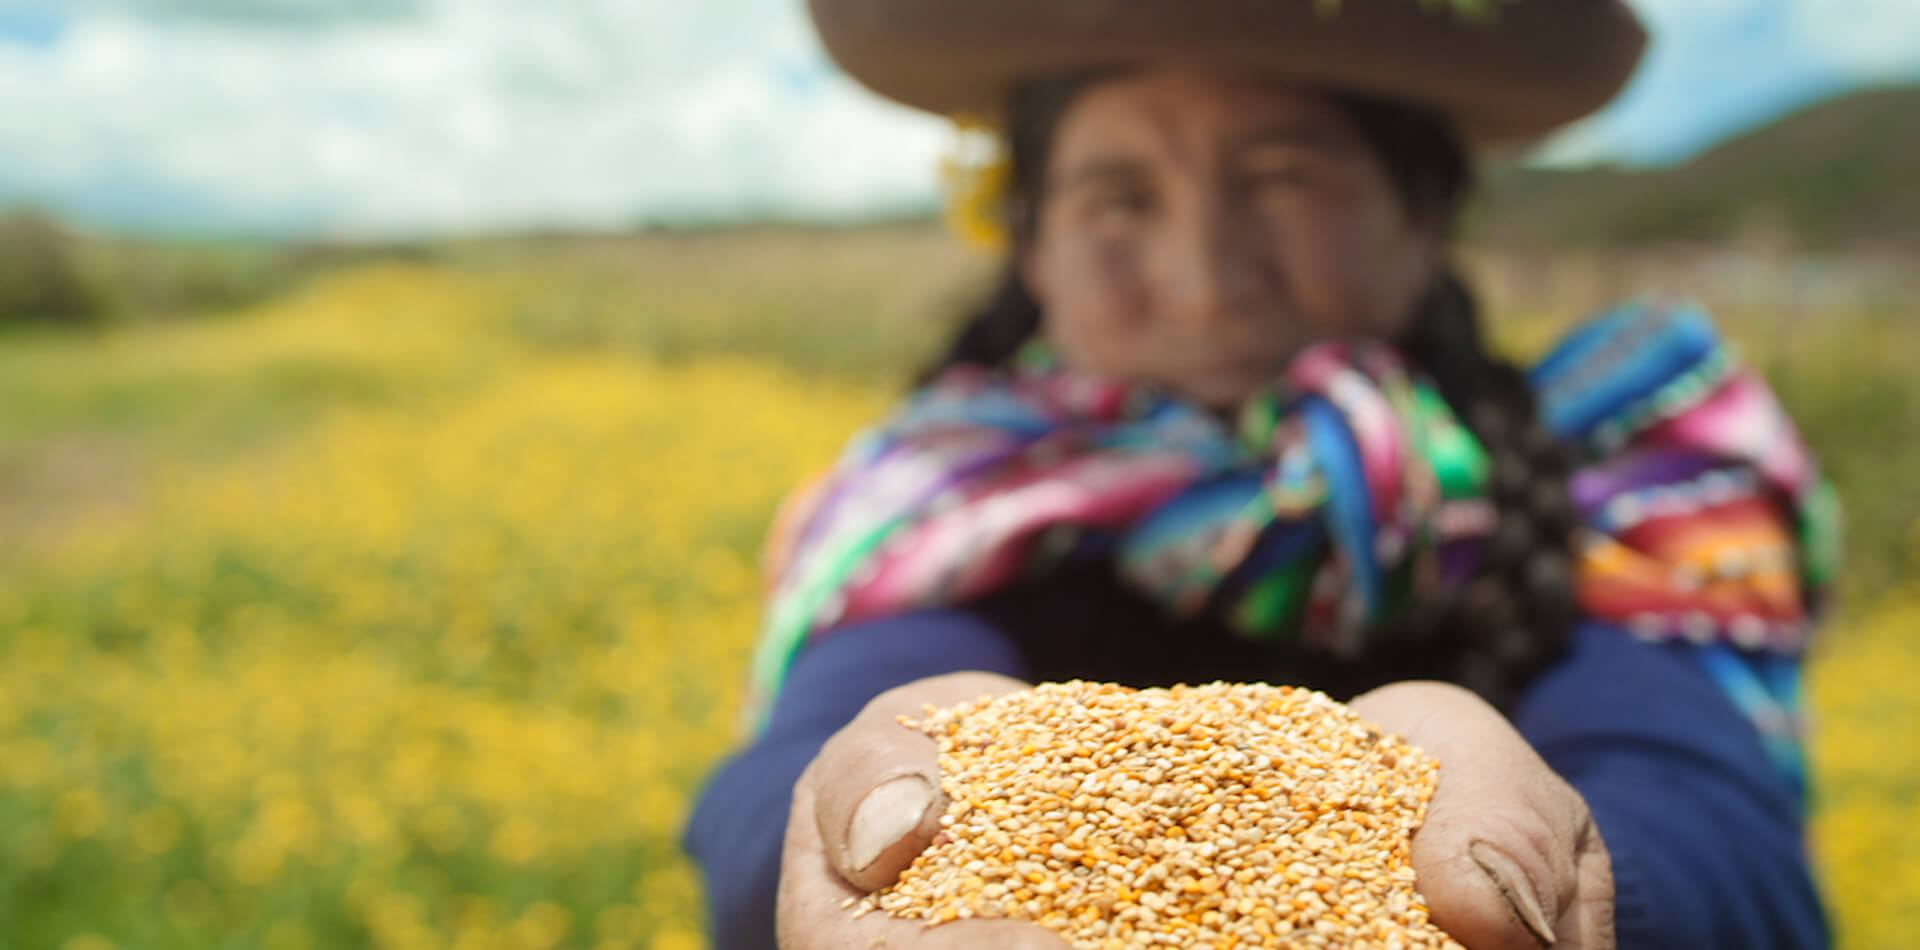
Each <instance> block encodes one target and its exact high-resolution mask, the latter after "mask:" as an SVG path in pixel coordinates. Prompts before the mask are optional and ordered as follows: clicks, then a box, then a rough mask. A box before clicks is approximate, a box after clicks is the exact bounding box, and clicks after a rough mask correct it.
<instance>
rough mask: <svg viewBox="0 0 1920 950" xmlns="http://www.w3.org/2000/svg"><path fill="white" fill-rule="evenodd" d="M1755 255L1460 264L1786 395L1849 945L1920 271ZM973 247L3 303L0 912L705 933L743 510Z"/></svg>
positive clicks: (1914, 611) (451, 930)
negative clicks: (700, 788)
mask: <svg viewBox="0 0 1920 950" xmlns="http://www.w3.org/2000/svg"><path fill="white" fill-rule="evenodd" d="M1749 265H1750V266H1749V269H1748V270H1740V269H1739V268H1738V267H1733V266H1732V265H1727V264H1725V262H1721V263H1719V264H1716V263H1714V262H1713V261H1707V262H1705V263H1697V264H1693V265H1689V266H1688V267H1684V268H1680V269H1678V270H1676V269H1674V267H1673V266H1671V258H1665V257H1653V256H1649V257H1645V258H1638V257H1623V258H1621V259H1619V260H1612V259H1610V260H1608V261H1595V260H1579V259H1573V258H1553V257H1550V258H1546V259H1543V260H1532V261H1530V260H1523V259H1519V258H1513V257H1501V258H1476V259H1474V261H1473V268H1474V270H1475V271H1476V272H1477V273H1478V274H1479V275H1480V277H1481V280H1482V283H1483V285H1484V286H1486V287H1487V288H1488V298H1489V300H1490V302H1491V306H1492V308H1493V310H1494V312H1495V313H1496V314H1498V315H1499V333H1500V335H1501V336H1502V337H1503V338H1504V339H1507V340H1509V341H1510V342H1511V344H1512V345H1513V346H1515V347H1517V348H1521V349H1527V348H1532V347H1537V346H1539V345H1540V344H1541V343H1542V342H1543V341H1544V340H1545V339H1546V338H1547V337H1548V336H1550V335H1551V333H1552V331H1553V328H1554V327H1556V326H1561V325H1564V324H1565V323H1566V322H1567V321H1569V320H1571V319H1574V318H1575V317H1576V316H1577V315H1578V314H1579V313H1580V312H1582V311H1585V310H1587V309H1590V308H1593V307H1596V306H1598V305H1600V304H1603V303H1605V302H1606V301H1607V300H1609V299H1611V298H1613V297H1615V296H1617V295H1619V294H1622V293H1626V292H1630V291H1631V290H1633V289H1634V288H1637V287H1642V286H1669V285H1671V286H1679V287H1685V288H1688V289H1690V290H1693V291H1695V292H1696V293H1699V294H1700V295H1701V296H1702V297H1704V298H1705V299H1706V301H1707V302H1708V303H1709V305H1711V306H1712V307H1713V308H1714V309H1715V310H1717V311H1718V312H1719V313H1720V314H1721V315H1722V319H1723V321H1724V323H1725V324H1726V325H1727V327H1728V328H1729V330H1730V332H1731V333H1732V334H1733V335H1734V336H1735V337H1737V338H1738V339H1739V340H1740V341H1741V342H1742V343H1743V344H1744V346H1745V348H1746V350H1747V352H1748V353H1749V355H1750V357H1751V358H1752V359H1753V360H1754V361H1755V362H1756V363H1757V364H1759V365H1760V366H1762V367H1763V368H1764V369H1765V371H1766V372H1767V373H1768V374H1769V376H1770V377H1771V378H1772V379H1773V380H1774V382H1775V383H1776V385H1777V386H1778V388H1779V390H1780V392H1781V394H1782V398H1783V399H1784V400H1785V402H1786V403H1787V405H1788V407H1789V408H1790V409H1791V410H1792V411H1793V412H1794V414H1795V415H1796V417H1797V418H1799V419H1800V420H1801V421H1802V424H1803V425H1804V427H1805V428H1806V430H1807V433H1808V435H1809V437H1810V439H1811V440H1812V441H1813V442H1814V444H1815V446H1816V448H1817V450H1818V451H1819V453H1820V455H1821V456H1822V458H1823V460H1824V462H1825V464H1826V465H1827V468H1828V471H1829V472H1830V474H1831V475H1832V476H1833V477H1834V479H1835V480H1836V482H1837V483H1838V484H1839V486H1840V489H1841V492H1842V494H1843V496H1844V498H1845V500H1846V502H1847V504H1848V506H1849V510H1850V513H1851V522H1850V525H1849V528H1850V533H1849V547H1850V554H1851V559H1852V560H1851V564H1850V568H1849V571H1848V575H1847V583H1846V585H1845V589H1844V591H1843V592H1842V593H1843V596H1842V597H1841V598H1840V599H1839V601H1838V603H1837V610H1836V614H1835V616H1834V619H1833V622H1832V623H1831V624H1830V626H1829V630H1828V633H1827V635H1826V638H1825V640H1824V641H1823V644H1822V647H1821V652H1820V656H1819V658H1818V660H1817V662H1816V664H1815V666H1814V680H1813V697H1812V698H1813V704H1814V713H1815V716H1816V720H1815V728H1816V730H1817V733H1816V743H1815V745H1814V757H1815V762H1816V767H1817V769H1818V775H1819V778H1818V781H1819V789H1818V809H1819V810H1818V814H1817V818H1816V822H1815V842H1814V843H1815V848H1816V853H1817V855H1818V857H1819V860H1820V862H1821V866H1822V868H1823V873H1824V880H1825V885H1826V888H1827V890H1828V892H1829V894H1830V896H1831V899H1832V903H1833V905H1834V907H1835V910H1836V915H1837V919H1838V923H1839V926H1840V928H1841V936H1842V941H1843V946H1845V947H1848V948H1853V950H1894V948H1904V947H1907V946H1909V945H1911V942H1912V938H1911V935H1912V934H1913V933H1915V932H1920V862H1916V861H1914V860H1913V858H1912V855H1914V854H1915V853H1920V826H1916V824H1915V822H1914V819H1913V816H1914V814H1915V809H1916V805H1920V743H1916V742H1915V741H1914V739H1913V736H1914V735H1915V730H1916V727H1920V699H1917V698H1916V694H1915V693H1914V691H1913V683H1915V682H1916V681H1920V572H1917V569H1916V560H1917V559H1920V493H1916V492H1915V491H1914V488H1915V487H1916V486H1920V444H1916V439H1915V436H1916V435H1920V377H1916V374H1915V373H1914V371H1913V367H1914V365H1915V362H1916V359H1920V320H1916V319H1914V315H1913V314H1912V313H1911V310H1912V307H1911V305H1910V304H1908V303H1907V301H1910V300H1912V299H1914V298H1913V297H1912V296H1911V292H1912V291H1913V289H1914V288H1912V287H1911V286H1906V285H1902V284H1899V283H1898V281H1897V279H1896V278H1888V277H1886V275H1885V274H1884V273H1882V272H1880V271H1876V270H1870V269H1866V270H1863V269H1861V268H1857V267H1854V266H1853V265H1852V264H1850V263H1849V262H1846V261H1835V262H1827V263H1824V264H1811V265H1809V264H1796V265H1794V267H1798V268H1801V269H1800V270H1795V269H1793V268H1785V269H1782V268H1776V267H1772V266H1769V265H1767V264H1766V263H1765V262H1761V263H1760V264H1757V265H1754V264H1752V263H1751V262H1749ZM1807 267H1812V268H1813V270H1811V271H1808V270H1805V268H1807ZM987 272H988V267H987V265H986V264H985V262H983V261H980V260H977V259H974V258H971V257H969V256H967V254H966V253H965V252H963V251H960V250H958V249H956V248H954V247H953V246H952V245H951V244H949V243H948V242H947V241H946V239H945V238H943V237H941V236H940V235H938V234H935V233H933V232H931V231H926V230H920V229H914V228H901V229H894V230H887V231H848V232H831V231H814V232H809V231H776V230H768V231H754V232H737V233H715V234H701V235H687V236H678V237H674V236H659V237H646V238H632V239H618V240H615V239H608V240H572V241H545V242H500V243H474V244H466V245H456V246H449V247H445V248H437V249H435V250H434V252H433V253H432V254H431V255H425V256H422V257H420V258H419V259H414V260H408V261H398V260H396V261H381V260H378V259H375V260H368V261H358V262H353V263H351V264H338V263H336V264H330V265H329V266H327V267H324V268H316V269H314V270H312V271H311V272H308V273H306V274H305V275H304V276H303V277H302V279H300V280H293V281H288V282H287V284H286V287H285V289H283V290H278V291H276V292H274V293H272V294H270V295H268V296H265V297H264V298H261V299H260V301H259V302H257V303H250V304H247V305H245V306H240V307H237V308H230V309H225V310H221V311H220V312H209V313H201V314H187V315H185V316H176V317H175V318H173V319H169V320H148V319H139V318H138V317H139V315H138V314H135V315H134V318H130V319H123V320H121V321H120V322H119V323H118V325H116V326H113V327H109V328H106V329H97V330H87V331H81V330H73V329H56V328H51V327H27V328H19V329H13V330H8V331H5V332H4V333H0V948H5V950H16V948H17V950H39V948H56V950H107V948H142V950H147V948H151V950H173V948H179V950H187V948H193V950H199V948H241V947H247V948H253V947H259V948H266V950H302V948H323V947H326V948H331V947H366V946H373V947H381V948H394V950H399V948H420V950H425V948H450V950H451V948H458V950H478V948H526V950H543V948H556V947H582V948H604V950H613V948H650V950H698V948H699V947H701V946H702V945H703V943H702V938H701V936H700V911H699V893H698V887H697V881H696V878H695V877H694V875H693V874H692V872H691V871H690V870H689V868H688V867H687V866H686V865H685V863H684V862H683V861H682V860H681V859H680V857H679V856H678V855H677V852H676V850H675V846H674V837H675V834H676V831H677V828H678V826H679V824H680V822H681V821H682V820H683V818H684V813H685V808H686V806H687V802H688V797H689V795H690V793H691V791H692V789H693V788H694V786H695V784H696V783H697V781H698V780H699V778H700V777H701V776H702V775H703V774H704V772H705V770H706V769H708V768H709V767H710V766H711V765H712V764H713V763H714V762H715V761H716V759H717V757H718V756H720V755H721V754H723V752H724V750H725V749H726V747H727V745H728V744H729V743H730V742H731V741H733V737H734V736H735V734H736V733H735V725H734V716H735V706H736V703H737V701H738V697H739V687H740V686H741V684H742V680H743V674H744V668H745V657H746V654H747V651H748V649H749V647H750V645H751V641H752V638H753V636H754V629H755V623H756V619H757V610H758V597H759V592H760V586H759V585H760V579H759V576H758V567H757V563H756V558H757V552H758V544H759V539H760V534H761V531H762V530H763V527H764V525H765V523H766V521H767V519H768V517H769V515H770V513H771V511H772V508H773V506H774V505H775V504H776V503H777V501H778V500H779V498H780V496H781V494H782V492H783V491H785V490H786V489H787V488H788V487H789V486H790V485H792V484H793V483H794V482H796V481H797V480H799V479H800V478H801V477H803V475H805V474H806V473H807V472H809V471H810V470H812V469H813V468H815V467H817V466H819V465H820V464H823V463H824V462H826V461H827V460H828V459H830V458H831V457H832V456H833V455H834V453H835V452H836V451H837V449H838V447H839V445H840V443H841V441H842V440H843V439H844V438H845V437H846V436H847V435H848V434H849V433H851V432H852V431H853V430H854V429H855V428H857V427H858V426H860V425H861V424H863V423H864V422H865V421H867V420H868V419H870V418H871V417H872V416H873V414H874V413H876V412H878V411H879V410H880V408H881V407H882V406H883V405H884V404H885V402H886V400H887V399H888V398H889V397H890V395H891V394H893V393H894V392H896V391H897V390H898V387H899V385H900V383H901V382H902V380H903V379H904V377H905V376H906V375H907V371H908V369H909V368H910V366H911V364H912V362H913V360H914V359H915V358H916V357H917V356H918V355H919V354H922V353H924V352H925V351H926V349H927V348H928V347H929V346H930V345H931V344H932V342H933V341H935V340H936V338H937V336H938V334H939V333H940V331H941V330H942V328H943V327H944V326H945V323H946V319H947V317H948V316H949V315H950V314H951V313H952V312H953V311H954V310H955V309H956V308H957V307H959V306H960V305H961V304H962V303H964V302H965V301H966V300H967V298H968V295H969V294H970V293H972V292H974V291H975V290H976V289H977V285H978V282H979V281H980V280H981V279H982V278H983V277H984V276H985V275H986V274H987ZM1887 281H1893V282H1892V283H1888V282H1887ZM274 286H278V285H277V284H275V285H274ZM1808 287H1815V288H1816V289H1817V290H1818V292H1817V293H1815V292H1813V291H1809V290H1807V288H1808Z"/></svg>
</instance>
